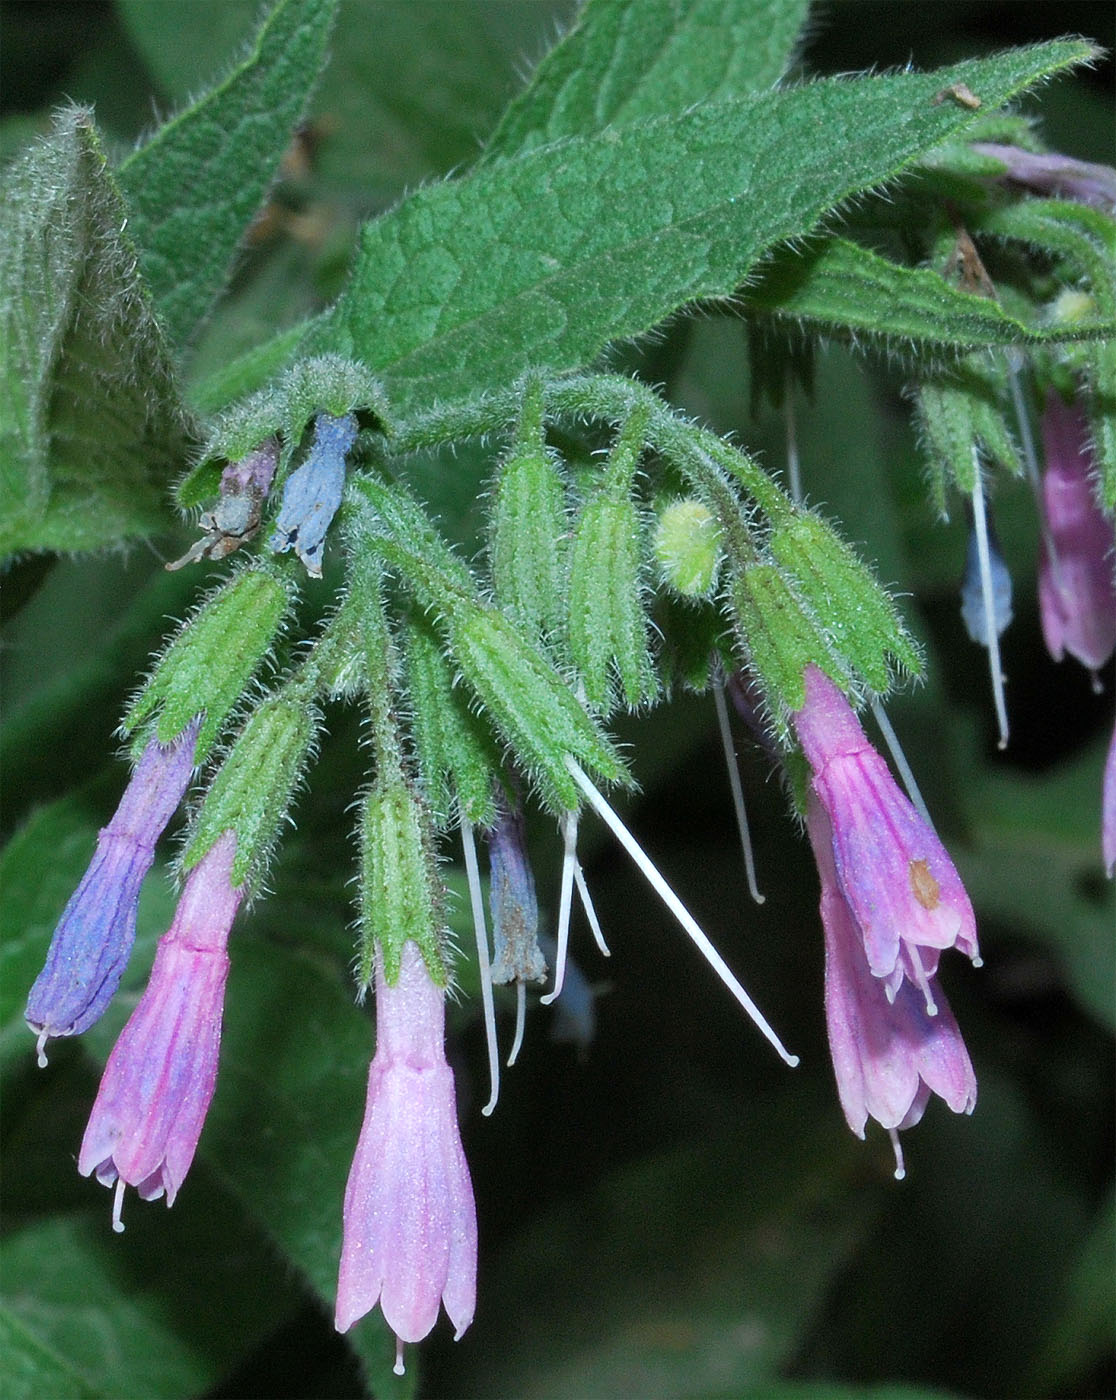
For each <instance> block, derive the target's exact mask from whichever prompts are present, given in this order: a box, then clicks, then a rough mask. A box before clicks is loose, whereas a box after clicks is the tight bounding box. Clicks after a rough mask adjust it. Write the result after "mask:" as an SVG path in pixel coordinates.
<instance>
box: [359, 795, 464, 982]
mask: <svg viewBox="0 0 1116 1400" xmlns="http://www.w3.org/2000/svg"><path fill="white" fill-rule="evenodd" d="M360 839H361V855H360V954H359V969H358V978H359V984H360V988H361V993H362V994H363V993H364V991H366V990H367V988H368V987H369V986H370V985H371V983H372V974H373V969H374V965H375V953H376V946H377V944H378V945H379V947H380V949H381V950H382V952H383V958H384V974H385V976H386V977H387V980H388V983H389V984H394V983H395V982H396V981H397V980H398V978H399V967H400V960H401V958H402V955H403V945H404V944H405V943H406V942H407V941H408V940H409V939H413V940H414V941H415V942H416V943H417V944H418V946H419V948H420V949H421V950H422V956H423V959H424V960H425V962H426V966H427V968H428V969H429V971H430V975H431V977H432V978H433V979H434V981H435V982H437V983H438V985H439V986H443V987H444V986H445V985H446V983H447V982H448V981H449V972H448V968H447V966H446V961H445V956H444V953H443V947H442V943H443V940H442V935H441V928H442V917H441V910H442V903H443V897H444V896H443V890H442V884H441V881H440V880H439V878H438V874H437V867H436V864H435V860H434V848H433V840H432V832H431V829H430V819H429V814H428V813H427V811H426V809H425V806H424V804H423V802H422V799H421V798H420V797H419V795H418V793H417V792H416V791H415V789H414V788H413V787H412V786H411V784H410V783H408V782H407V781H406V780H405V779H404V778H402V777H399V776H395V777H392V778H388V779H377V781H376V782H375V783H374V784H373V786H372V787H371V789H370V790H369V792H368V794H367V796H366V797H365V799H364V808H363V812H362V816H361V836H360Z"/></svg>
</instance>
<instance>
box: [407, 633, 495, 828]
mask: <svg viewBox="0 0 1116 1400" xmlns="http://www.w3.org/2000/svg"><path fill="white" fill-rule="evenodd" d="M403 644H404V649H405V652H406V657H407V680H408V683H409V684H408V687H407V688H408V693H409V696H410V708H411V732H412V734H413V735H414V739H415V752H416V756H417V759H418V769H419V773H420V775H421V777H422V785H423V790H424V792H425V793H426V797H427V801H428V802H429V804H430V808H431V811H432V813H433V817H434V821H435V822H436V824H437V825H438V826H446V825H448V823H449V822H450V820H451V819H452V817H453V809H454V804H455V802H456V805H457V808H458V810H459V811H460V812H461V814H462V816H464V817H465V819H466V820H467V821H471V822H473V823H474V824H475V825H477V826H484V827H487V826H491V825H492V823H493V821H494V820H495V816H496V809H495V803H494V801H493V791H494V779H495V777H496V774H497V773H498V772H499V768H500V755H499V753H498V751H497V749H496V745H495V744H494V743H493V741H492V739H491V736H490V735H489V733H488V731H487V730H486V729H485V727H484V724H483V723H482V721H481V719H480V717H479V716H477V715H475V714H474V713H473V712H472V711H471V710H470V709H469V706H468V705H467V703H466V701H465V696H464V693H463V692H462V690H460V689H455V688H454V685H453V677H452V675H451V674H450V668H449V665H448V664H447V662H446V658H445V652H444V647H443V645H442V643H441V641H440V640H439V638H438V636H437V634H436V633H435V632H434V630H433V628H432V627H431V626H430V624H429V623H428V622H427V621H426V620H425V619H422V618H416V619H414V620H413V621H412V622H411V623H409V624H408V626H407V628H406V631H405V633H404V638H403Z"/></svg>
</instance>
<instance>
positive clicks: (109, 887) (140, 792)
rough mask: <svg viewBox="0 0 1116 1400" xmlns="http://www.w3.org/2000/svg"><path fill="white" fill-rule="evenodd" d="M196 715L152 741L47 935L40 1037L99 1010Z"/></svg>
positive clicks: (107, 997)
mask: <svg viewBox="0 0 1116 1400" xmlns="http://www.w3.org/2000/svg"><path fill="white" fill-rule="evenodd" d="M199 725H200V720H199V719H195V720H193V721H192V722H191V723H190V724H188V725H187V726H186V728H185V729H183V730H182V732H181V733H180V734H179V735H178V737H177V738H176V739H175V740H174V741H173V742H172V743H170V744H166V745H164V744H160V743H159V742H158V741H157V740H156V739H152V740H151V741H150V743H149V744H148V745H147V747H146V748H145V749H144V751H143V756H142V757H141V758H140V761H139V763H138V764H137V765H136V771H135V773H134V774H133V775H132V780H131V782H130V783H129V784H128V786H127V788H126V789H125V790H124V796H123V797H122V798H121V799H120V804H119V806H118V807H117V809H116V812H115V814H114V815H113V818H112V820H111V821H110V822H109V824H108V825H107V826H106V827H103V828H102V829H101V832H100V834H99V835H98V837H97V849H96V851H95V852H94V855H93V859H92V860H91V861H90V862H89V868H88V869H87V870H86V872H85V874H84V875H83V876H82V880H81V883H80V884H79V885H78V887H77V889H76V890H75V891H74V893H73V895H71V897H70V901H69V903H68V904H67V905H66V908H65V909H64V910H63V913H62V917H61V919H60V920H59V921H58V927H57V928H56V929H55V931H54V937H53V938H52V939H51V944H50V949H49V951H48V953H47V959H46V964H45V965H44V967H43V970H42V972H40V973H39V976H38V977H37V978H36V980H35V984H34V986H33V987H32V988H31V991H30V993H29V995H28V998H27V1010H26V1013H25V1014H26V1018H27V1024H28V1025H29V1026H30V1027H31V1029H32V1030H33V1031H34V1032H35V1033H36V1035H37V1036H38V1037H39V1047H38V1048H39V1065H40V1067H42V1066H45V1065H46V1055H45V1054H44V1053H43V1051H44V1047H45V1045H46V1042H47V1040H48V1039H49V1038H51V1037H54V1036H63V1035H80V1034H81V1032H82V1031H86V1030H88V1029H89V1027H90V1026H91V1025H93V1024H94V1023H95V1022H96V1021H99V1020H100V1018H101V1016H102V1015H103V1014H104V1012H105V1010H106V1008H107V1007H108V1004H109V1002H110V1001H111V1000H112V998H113V996H114V994H115V992H116V989H117V987H118V986H119V984H120V978H121V977H122V976H123V974H124V969H125V967H126V966H127V964H128V959H129V957H130V956H131V953H132V945H133V943H134V942H135V938H136V905H137V904H138V902H139V893H140V886H141V885H142V884H143V878H144V876H145V875H146V874H147V872H148V871H149V870H150V869H151V863H152V861H153V860H154V859H155V843H156V841H158V839H159V837H160V836H161V835H162V833H163V829H164V827H165V826H166V825H167V823H168V822H169V821H170V819H171V817H172V816H173V815H174V812H175V808H176V807H177V806H178V804H179V803H180V802H181V801H182V797H183V794H184V793H185V791H186V788H187V787H188V785H189V782H190V775H191V773H192V771H193V764H194V746H195V741H196V740H197V737H198V729H199Z"/></svg>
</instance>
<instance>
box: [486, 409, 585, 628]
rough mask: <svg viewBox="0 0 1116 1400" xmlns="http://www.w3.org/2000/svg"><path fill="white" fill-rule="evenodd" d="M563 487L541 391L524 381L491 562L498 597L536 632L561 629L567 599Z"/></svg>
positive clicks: (499, 488)
mask: <svg viewBox="0 0 1116 1400" xmlns="http://www.w3.org/2000/svg"><path fill="white" fill-rule="evenodd" d="M568 528H569V522H568V519H567V512H566V488H565V483H564V482H563V480H562V475H561V472H560V470H559V467H558V463H557V461H556V459H555V457H554V454H553V453H552V452H551V450H550V449H549V448H548V447H547V445H546V441H545V438H544V433H543V400H542V389H541V386H540V385H539V384H538V383H537V382H533V383H532V384H530V385H529V386H528V389H527V392H526V394H525V396H524V400H523V406H522V409H521V412H520V417H519V425H518V429H517V432H516V437H515V442H514V443H513V445H512V448H511V451H510V452H509V453H508V455H507V457H506V458H505V460H504V461H503V462H502V463H501V465H500V469H499V472H498V474H497V477H496V485H495V489H494V492H493V505H492V521H491V528H490V535H489V547H488V554H489V565H490V569H491V573H492V586H493V589H494V591H495V594H496V598H497V601H498V602H499V604H500V606H501V607H502V608H503V609H504V611H505V612H506V613H507V614H508V616H509V617H511V618H513V619H514V620H515V622H516V623H518V625H519V626H520V627H522V628H523V629H524V631H526V632H527V633H529V634H531V635H533V636H542V637H546V636H550V635H554V634H556V633H557V632H558V630H559V628H560V627H561V625H562V621H563V606H562V604H563V598H564V596H565V586H566V582H565V558H564V554H565V548H564V545H565V536H566V533H567V531H568Z"/></svg>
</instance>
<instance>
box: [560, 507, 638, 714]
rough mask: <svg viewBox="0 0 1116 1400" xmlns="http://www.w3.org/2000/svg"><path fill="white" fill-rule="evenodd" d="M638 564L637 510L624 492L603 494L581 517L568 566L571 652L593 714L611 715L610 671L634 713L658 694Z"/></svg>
mask: <svg viewBox="0 0 1116 1400" xmlns="http://www.w3.org/2000/svg"><path fill="white" fill-rule="evenodd" d="M640 562H641V540H640V520H639V516H638V514H637V512H636V508H635V504H634V502H633V501H632V500H631V498H630V497H629V496H628V495H627V493H626V492H625V494H623V495H619V494H617V493H615V492H613V491H610V490H608V489H607V488H606V489H605V490H603V491H601V492H600V493H598V494H597V495H596V496H595V497H594V498H593V499H592V500H590V501H588V502H587V503H586V505H585V508H584V510H583V511H582V513H581V519H580V520H579V521H578V526H577V535H576V537H575V539H574V547H573V558H572V561H571V565H570V622H569V628H570V651H571V653H572V655H573V659H574V663H575V664H576V666H577V668H578V671H579V673H580V675H581V679H582V683H583V684H584V686H585V696H586V699H587V700H588V701H589V703H590V704H591V705H592V706H594V707H595V708H596V709H599V710H606V711H607V710H608V709H610V708H611V701H612V694H611V692H612V685H611V679H612V670H613V667H615V670H616V674H617V676H618V677H619V680H620V687H621V689H622V690H623V694H624V698H625V700H627V702H628V704H629V705H630V706H632V707H633V708H635V707H636V706H638V705H641V704H642V703H644V701H646V700H649V699H651V697H652V696H653V695H654V694H655V691H656V689H657V685H656V677H655V671H654V667H653V666H652V664H651V656H650V653H649V651H648V648H647V619H646V617H645V615H644V611H643V598H642V588H641V586H640Z"/></svg>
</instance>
